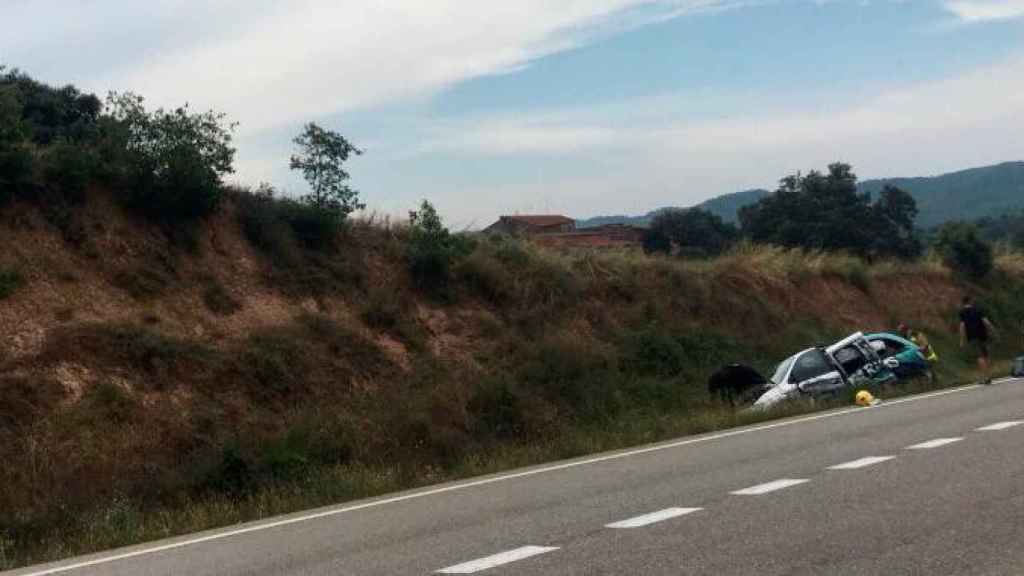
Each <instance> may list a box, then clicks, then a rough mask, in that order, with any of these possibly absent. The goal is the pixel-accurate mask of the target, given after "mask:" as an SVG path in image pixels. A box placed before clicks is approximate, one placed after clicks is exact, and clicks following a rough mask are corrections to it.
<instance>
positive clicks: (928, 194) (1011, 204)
mask: <svg viewBox="0 0 1024 576" xmlns="http://www.w3.org/2000/svg"><path fill="white" fill-rule="evenodd" d="M886 184H892V185H893V186H898V187H900V188H903V189H904V190H906V191H907V192H910V193H911V194H912V195H913V196H914V199H915V200H917V207H918V209H919V210H920V214H919V215H918V217H917V224H918V226H921V227H922V228H930V227H932V226H938V225H940V224H942V223H944V222H948V221H950V220H977V219H979V218H984V217H986V216H993V217H998V216H1001V215H1003V214H1006V213H1009V212H1014V211H1017V210H1020V209H1022V208H1024V162H1005V163H1003V164H996V165H995V166H985V167H982V168H971V169H969V170H961V171H959V172H952V173H950V174H943V175H941V176H934V177H931V178H884V179H879V180H865V181H864V182H862V183H861V185H860V188H861V190H863V191H865V192H871V193H877V192H878V191H879V190H881V189H882V187H883V186H884V185H886Z"/></svg>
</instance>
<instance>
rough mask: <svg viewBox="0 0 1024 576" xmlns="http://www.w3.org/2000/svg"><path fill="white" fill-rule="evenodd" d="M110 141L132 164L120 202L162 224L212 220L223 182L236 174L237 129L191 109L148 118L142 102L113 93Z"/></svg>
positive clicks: (217, 116)
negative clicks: (234, 141) (233, 144)
mask: <svg viewBox="0 0 1024 576" xmlns="http://www.w3.org/2000/svg"><path fill="white" fill-rule="evenodd" d="M107 106H108V109H109V114H110V117H111V118H112V120H113V124H112V126H111V132H112V136H111V138H112V139H113V140H115V141H116V142H117V143H118V144H117V146H119V147H120V148H123V150H124V151H125V161H126V162H127V164H128V167H127V170H126V176H127V177H128V178H129V182H128V184H129V185H128V186H125V187H124V192H123V196H122V199H123V200H124V202H125V204H126V205H127V206H129V207H130V208H132V209H135V210H136V211H138V212H139V213H141V214H143V215H144V216H146V217H148V218H150V219H151V220H153V221H156V222H159V223H161V224H164V225H167V226H170V227H174V226H176V225H182V224H186V225H187V224H192V223H194V222H195V221H197V220H199V219H201V218H204V217H206V216H209V215H210V214H213V213H214V212H215V211H216V210H217V209H218V207H219V206H220V202H221V199H222V196H223V187H222V183H221V180H222V178H223V177H224V176H225V175H227V174H230V173H232V172H233V171H234V170H233V168H232V163H233V161H234V155H235V149H234V148H232V147H231V140H232V136H231V133H232V131H233V130H234V125H233V124H229V123H226V121H225V116H224V115H223V114H218V113H215V112H205V113H202V114H195V113H192V112H191V111H189V109H188V106H187V105H186V106H182V107H180V108H176V109H174V110H171V111H166V110H164V109H162V108H160V109H158V110H156V111H154V112H148V111H146V109H145V108H144V107H143V99H142V98H141V97H139V96H136V95H133V94H116V93H112V94H111V95H110V97H109V98H108V101H107Z"/></svg>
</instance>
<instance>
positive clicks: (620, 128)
mask: <svg viewBox="0 0 1024 576" xmlns="http://www.w3.org/2000/svg"><path fill="white" fill-rule="evenodd" d="M750 98H751V103H750V105H749V106H746V107H744V106H739V107H738V109H756V110H758V112H756V113H754V114H736V115H733V116H728V117H723V118H719V119H710V120H702V121H692V122H680V121H678V120H677V116H675V110H673V109H672V108H671V105H670V104H669V102H670V99H666V98H660V99H654V100H643V101H634V102H629V103H624V104H623V105H622V106H621V108H622V109H633V110H638V111H642V113H638V114H637V115H635V116H633V117H621V116H619V117H617V118H616V119H615V120H614V121H609V120H608V119H607V118H608V115H607V114H606V110H604V109H602V110H599V111H589V112H588V111H580V110H565V111H548V112H544V113H540V114H538V115H537V116H535V117H533V116H527V117H519V118H511V117H496V118H493V119H485V118H474V119H473V120H472V121H471V122H467V123H465V124H461V125H453V126H449V127H447V128H446V131H445V132H442V133H441V134H437V135H436V140H434V141H433V143H432V144H430V145H428V146H427V147H426V148H425V149H421V150H420V153H427V154H431V153H441V154H450V155H454V156H456V157H461V158H463V159H464V160H465V161H469V159H472V158H481V157H482V158H501V157H506V158H514V157H516V156H522V157H525V158H533V159H539V158H551V157H556V158H560V159H562V160H564V162H563V163H562V167H563V168H562V169H561V170H559V171H558V172H557V173H553V174H552V175H551V177H550V178H546V179H544V180H543V181H541V182H537V183H530V182H524V183H520V184H517V185H516V186H518V188H517V190H516V192H515V194H514V195H505V194H499V193H498V192H497V190H495V189H493V188H492V187H491V186H490V183H489V182H480V183H479V186H473V185H469V186H464V187H462V189H461V190H459V191H452V192H446V191H445V190H443V189H439V190H438V191H437V192H436V194H438V195H439V198H440V200H439V202H438V204H439V206H441V207H444V208H446V209H448V210H451V213H452V214H453V215H456V216H460V217H467V218H468V217H469V216H470V215H471V214H474V213H479V212H480V207H479V206H476V205H472V204H470V203H467V202H466V199H467V198H471V197H474V196H475V197H480V196H484V195H487V196H488V197H489V198H502V200H499V202H501V205H502V206H503V207H506V209H507V207H508V204H509V203H510V202H511V203H512V210H508V209H507V211H515V210H516V209H518V210H522V211H526V210H529V209H530V208H531V207H532V206H533V203H536V202H537V201H538V200H539V199H542V198H555V199H557V200H550V201H549V202H550V203H551V205H552V206H553V207H554V208H557V209H559V210H561V211H563V212H566V213H569V214H572V215H575V216H586V215H592V214H598V213H606V214H607V213H619V212H621V211H622V210H624V209H626V208H627V206H626V205H625V203H629V207H635V208H634V209H633V211H634V212H643V211H645V210H647V209H652V208H657V207H660V206H664V205H669V204H675V205H685V204H691V203H697V202H699V201H701V200H704V199H706V198H708V197H709V196H712V195H715V194H720V193H725V192H732V191H736V190H740V189H744V188H751V187H771V186H773V185H774V184H775V182H776V181H777V179H778V178H779V177H781V176H783V175H785V174H789V173H793V172H795V171H797V170H808V169H811V168H819V169H820V168H823V167H824V166H825V165H826V164H828V163H830V162H833V161H836V160H842V161H847V162H850V163H852V164H853V165H854V168H855V170H857V171H858V173H859V174H860V175H861V176H862V177H880V176H893V175H898V176H904V175H923V174H935V173H940V172H945V171H952V170H958V169H962V168H965V167H969V166H972V165H981V164H988V163H995V162H1000V161H1006V160H1015V159H1024V139H1022V138H1021V137H1020V134H1024V120H1022V119H1024V57H1020V58H1015V59H1011V60H1008V61H1005V62H1003V63H1001V64H998V65H995V66H992V67H989V68H986V69H981V70H977V71H974V72H972V73H969V74H965V75H962V76H959V77H954V78H950V79H946V80H942V81H935V82H929V83H922V84H917V85H907V86H902V87H897V88H893V89H890V90H887V91H884V92H880V93H879V94H877V95H876V96H874V97H871V98H864V99H863V100H862V101H860V102H854V103H849V102H847V103H846V104H831V105H824V106H818V107H816V108H814V109H804V110H799V109H792V108H785V107H780V106H775V107H770V106H757V104H756V101H757V99H758V96H757V95H751V96H750ZM834 100H835V98H834ZM659 106H661V108H660V111H661V112H662V113H663V114H662V115H661V117H660V118H659V114H658V111H659ZM659 120H660V121H659ZM492 191H493V193H492ZM446 194H448V195H449V199H448V200H447V201H446V200H445V199H444V196H445V195H446ZM516 199H518V200H516ZM516 201H518V202H519V204H518V205H516V204H515V202H516ZM485 219H486V218H485Z"/></svg>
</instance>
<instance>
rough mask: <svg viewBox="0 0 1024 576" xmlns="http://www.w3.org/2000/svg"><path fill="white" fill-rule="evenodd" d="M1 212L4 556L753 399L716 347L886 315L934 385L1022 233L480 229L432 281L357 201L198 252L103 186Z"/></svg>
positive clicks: (414, 480) (222, 236)
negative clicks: (970, 262)
mask: <svg viewBox="0 0 1024 576" xmlns="http://www.w3.org/2000/svg"><path fill="white" fill-rule="evenodd" d="M89 210H91V211H92V212H91V213H90V212H89ZM12 214H14V215H15V216H14V217H12V218H10V219H7V221H6V223H5V227H0V243H2V244H3V245H4V246H12V247H15V248H14V249H13V250H12V251H11V252H7V251H5V252H4V253H3V254H0V256H2V261H0V271H2V275H0V278H2V279H3V280H2V286H3V288H2V292H0V294H2V295H0V321H3V322H4V325H3V326H2V327H3V328H4V329H5V330H8V331H9V332H8V333H10V334H12V338H11V339H9V340H8V341H7V342H6V347H5V348H0V459H2V460H3V461H4V463H5V465H4V467H3V468H2V470H0V567H5V568H6V567H13V566H18V565H23V564H26V563H31V562H39V561H44V560H48V559H54V558H60V557H65V556H68V555H72V554H78V553H84V552H89V551H95V550H99V549H105V548H110V547H114V546H119V545H124V544H130V543H135V542H139V541H144V540H150V539H155V538H160V537H165V536H170V535H173V534H179V533H184V532H191V531H196V530H200V529H204V528H209V527H214V526H220V525H225V524H230V523H234V522H240V521H244V520H251V519H255V518H260V517H265V516H268V515H271V514H277V513H282V512H288V511H293V510H297V509H302V508H308V507H314V506H318V505H323V504H328V503H335V502H340V501H344V500H349V499H353V498H359V497H364V496H371V495H375V494H381V493H384V492H389V491H394V490H399V489H403V488H410V487H414V486H419V485H425V484H429V483H434V482H438V481H442V480H447V479H452V478H460V477H466V476H471V475H476V474H482V473H488V472H494V471H498V470H503V469H508V468H513V467H517V466H522V465H527V464H534V463H539V462H545V461H550V460H555V459H560V458H568V457H573V456H579V455H582V454H587V453H592V452H597V451H601V450H607V449H613V448H620V447H625V446H631V445H636V444H640V443H645V442H652V441H657V440H661V439H666V438H671V437H675V436H679V435H685V434H695V433H700V432H706V431H710V430H716V429H721V428H725V427H729V426H735V425H739V424H744V423H749V422H751V421H753V420H754V419H755V418H763V417H765V416H756V417H755V416H750V415H742V414H735V413H733V412H732V411H730V410H726V409H724V408H723V407H721V406H718V405H715V404H713V403H711V402H709V400H708V399H707V396H706V392H705V388H704V387H705V382H706V378H707V376H708V375H709V374H710V372H711V371H713V370H714V369H715V368H717V367H718V366H720V365H722V364H724V363H728V362H732V361H743V362H747V363H751V364H753V365H755V366H757V367H758V368H759V369H761V370H762V371H765V372H767V371H769V370H770V369H771V367H772V365H773V364H774V363H775V362H777V361H778V360H780V359H782V358H783V357H785V356H787V355H789V354H791V353H793V352H795V351H797V350H800V349H802V348H804V347H807V346H809V345H813V344H816V343H825V342H830V341H834V340H835V339H837V338H839V337H841V336H844V335H846V334H847V333H849V332H851V331H854V330H858V329H865V330H875V329H884V328H887V327H891V326H894V325H895V324H896V323H897V322H899V321H906V322H910V323H912V324H913V325H915V326H919V327H922V328H923V329H925V330H926V331H927V333H928V334H929V336H930V337H931V338H932V340H933V343H934V344H935V346H936V348H937V349H938V351H939V353H940V354H941V356H942V363H941V365H940V367H939V370H938V371H939V375H940V382H941V384H946V385H952V384H954V383H959V382H963V381H965V380H966V379H967V378H968V377H969V374H970V371H969V366H968V364H967V363H966V362H965V361H964V359H963V358H962V356H961V355H960V354H959V353H958V352H957V351H956V348H957V347H956V339H955V336H954V334H953V327H954V324H955V310H956V304H957V301H958V298H959V296H960V294H961V293H962V292H963V291H964V290H965V289H969V290H971V291H974V292H977V293H978V294H979V296H980V297H981V300H982V301H983V302H984V303H985V304H986V305H987V306H988V307H989V308H990V309H991V310H992V312H993V316H994V317H995V318H996V319H997V321H998V320H1000V319H1004V318H1005V319H1010V318H1012V319H1020V318H1024V303H1022V302H1021V299H1020V298H1019V294H1021V289H1022V288H1024V258H1022V257H1021V256H1020V255H1016V254H1009V253H1007V254H1003V255H1002V256H1000V258H999V262H998V269H997V272H996V274H995V275H994V276H993V277H992V278H991V279H989V280H988V281H987V282H986V283H985V284H984V285H981V286H965V285H963V284H961V283H960V282H959V281H957V280H956V279H954V278H953V277H952V275H951V274H950V273H949V271H948V270H946V269H945V268H944V267H943V266H941V265H940V264H939V263H937V262H936V261H934V260H926V261H922V262H919V263H914V264H897V263H877V264H874V265H868V264H866V263H864V262H862V261H860V260H858V259H855V258H850V257H845V256H840V255H821V254H804V253H800V252H787V251H782V250H777V249H772V248H764V247H749V246H744V247H740V248H739V249H737V250H735V251H734V252H732V253H730V254H728V255H726V256H723V257H721V258H718V259H716V260H713V261H682V260H675V259H668V258H650V257H646V256H643V255H642V254H638V253H635V252H606V253H587V252H575V253H559V252H553V251H547V250H542V249H538V248H536V247H533V246H532V245H530V244H528V243H524V242H521V241H517V240H514V239H508V238H497V239H484V238H480V239H473V240H469V241H467V252H468V254H467V255H465V256H464V257H462V258H460V259H459V260H458V261H456V262H455V263H454V264H453V267H452V269H451V273H450V275H449V278H448V281H447V282H446V283H443V284H442V285H435V286H430V287H424V286H419V285H417V284H416V283H415V282H414V281H413V279H412V277H411V276H410V274H409V271H408V265H407V261H406V256H407V241H408V240H407V231H406V230H405V229H404V228H403V227H402V226H396V225H389V224H386V223H379V222H378V223H373V222H361V223H356V224H354V225H351V226H349V227H348V229H347V230H346V232H345V234H344V235H343V236H342V238H341V239H340V241H339V242H338V244H337V245H336V246H333V247H331V248H329V249H327V250H323V249H320V250H313V249H310V248H309V247H307V246H304V245H303V244H302V242H301V241H299V240H297V239H296V238H294V236H293V235H292V234H290V233H289V232H288V230H287V229H286V227H284V226H283V224H282V223H283V222H284V218H285V217H283V216H282V215H281V214H279V213H278V212H277V211H276V208H274V206H273V205H268V204H266V203H263V202H259V201H255V200H254V199H253V198H252V197H250V196H247V195H245V194H243V195H241V196H236V198H235V200H234V202H233V203H232V206H231V207H229V208H228V209H227V210H226V211H225V213H224V214H222V215H221V216H219V217H218V218H217V219H215V221H214V222H211V223H209V224H208V225H207V226H206V228H205V229H204V230H202V231H201V232H200V233H199V235H198V241H197V244H196V246H195V247H194V249H192V250H183V249H181V248H178V247H176V246H175V245H174V244H173V243H171V242H169V241H167V240H166V239H165V238H164V237H163V236H162V235H161V234H160V233H158V232H155V231H153V230H147V229H143V228H139V226H140V225H139V224H138V223H136V222H132V221H131V220H130V219H129V218H126V217H125V216H124V215H123V214H121V213H120V212H119V210H118V209H117V208H116V207H114V206H112V205H110V204H106V203H103V202H94V203H93V206H92V207H91V208H89V209H88V210H83V214H82V215H80V217H81V218H82V219H83V222H82V229H83V230H85V231H87V234H88V235H87V237H86V239H85V240H84V241H82V242H81V243H80V244H79V245H78V246H77V247H72V246H67V245H65V244H66V243H64V242H63V240H61V238H60V233H59V232H58V231H56V230H53V229H51V228H52V227H51V226H50V225H49V224H47V223H46V222H45V220H44V219H40V218H37V217H36V216H35V215H34V214H33V211H32V209H30V208H26V207H16V208H15V209H13V211H12ZM97 222H102V226H100V225H97ZM4 236H6V238H4ZM1014 345H1016V343H1015V342H1012V343H1011V342H1008V341H1004V344H1003V346H1002V349H1001V350H1000V353H1001V355H1002V357H1003V358H1009V357H1010V355H1011V353H1012V352H1016V350H1015V349H1013V347H1014ZM923 387H924V385H917V386H915V388H914V389H915V390H920V389H923ZM899 392H900V391H897V390H893V391H883V392H882V394H883V396H884V395H891V394H894V393H899ZM808 409H811V408H810V407H798V408H794V409H793V411H800V410H808Z"/></svg>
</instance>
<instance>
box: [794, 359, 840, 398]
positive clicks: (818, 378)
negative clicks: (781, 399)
mask: <svg viewBox="0 0 1024 576" xmlns="http://www.w3.org/2000/svg"><path fill="white" fill-rule="evenodd" d="M789 382H790V384H793V385H795V386H796V387H797V388H798V389H799V390H800V392H802V393H804V394H808V395H810V396H812V397H821V396H827V395H831V394H834V393H836V392H837V391H839V390H842V389H843V388H845V387H846V380H845V378H844V377H843V374H842V372H840V371H839V370H838V369H837V367H836V366H835V364H833V363H832V360H831V359H830V358H829V357H828V355H826V354H825V351H824V350H821V349H820V348H815V349H813V350H807V351H805V352H803V353H802V354H800V355H799V356H797V357H796V359H795V361H794V362H793V369H792V371H791V372H790V374H789Z"/></svg>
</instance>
